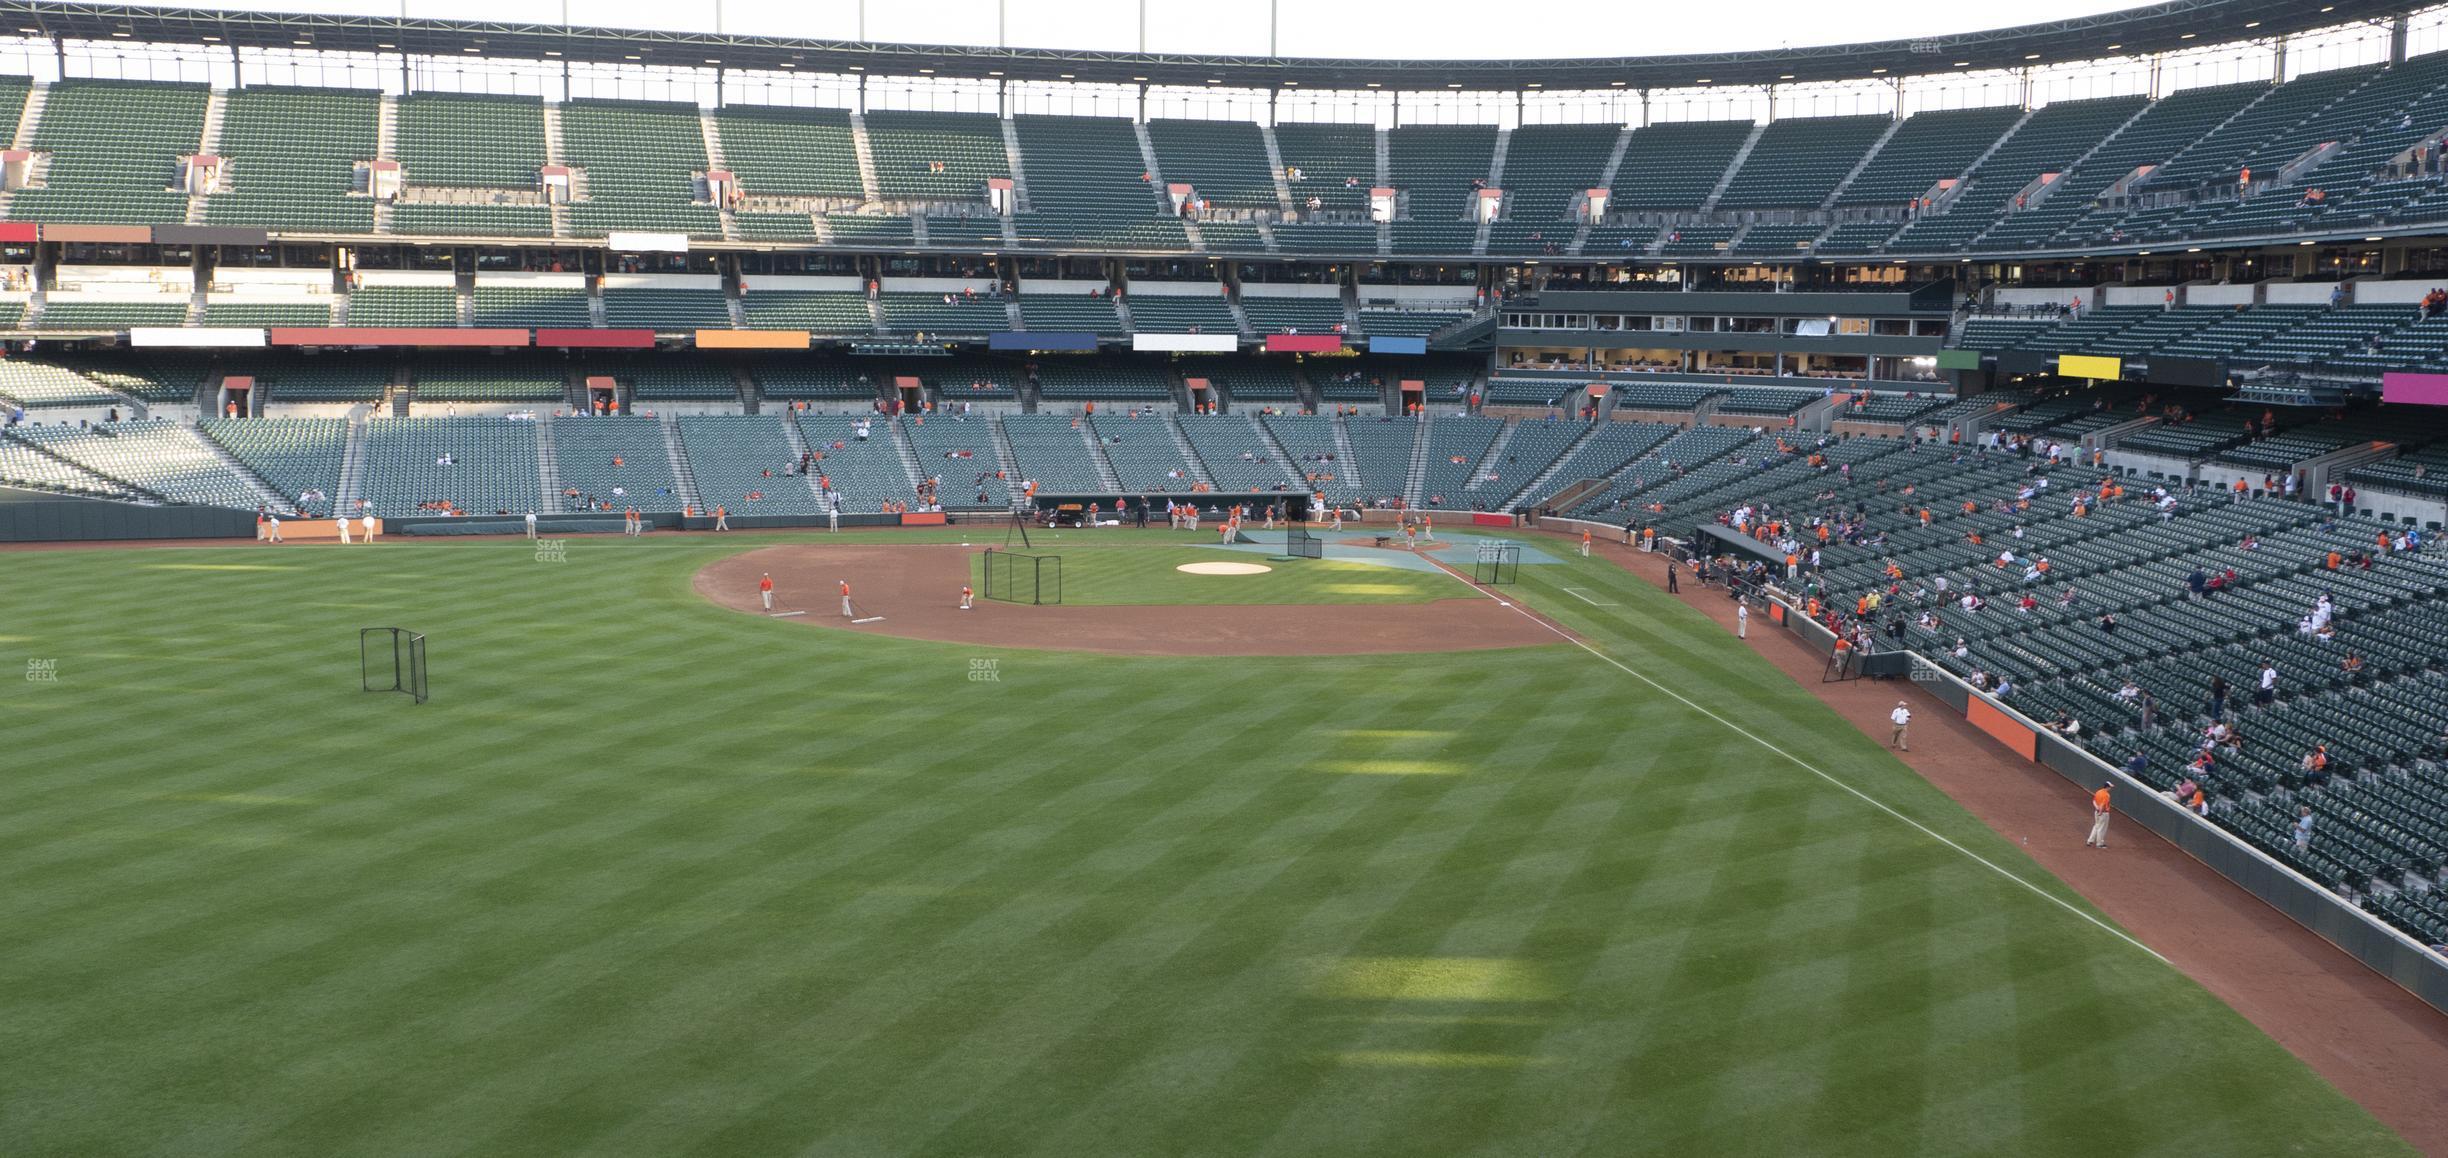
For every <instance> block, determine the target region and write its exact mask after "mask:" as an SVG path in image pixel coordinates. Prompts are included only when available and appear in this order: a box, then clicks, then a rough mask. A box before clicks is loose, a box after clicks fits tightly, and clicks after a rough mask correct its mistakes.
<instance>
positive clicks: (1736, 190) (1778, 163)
mask: <svg viewBox="0 0 2448 1158" xmlns="http://www.w3.org/2000/svg"><path fill="white" fill-rule="evenodd" d="M1894 123H1895V122H1894V119H1893V118H1891V117H1887V116H1883V115H1881V116H1856V117H1787V118H1785V119H1783V120H1777V121H1770V122H1769V123H1768V127H1767V128H1765V129H1762V130H1760V138H1759V142H1758V143H1757V144H1755V145H1753V146H1752V147H1751V155H1750V156H1748V157H1745V158H1743V163H1742V167H1741V168H1740V169H1737V170H1735V171H1734V176H1733V179H1731V180H1729V181H1728V182H1726V190H1725V195H1724V196H1722V197H1720V198H1718V199H1717V205H1718V207H1719V208H1721V209H1816V208H1818V207H1819V206H1820V204H1821V203H1823V202H1825V201H1826V200H1827V199H1828V195H1829V194H1831V193H1834V192H1835V191H1836V184H1837V182H1839V181H1842V180H1844V178H1845V174H1847V173H1850V172H1852V171H1853V167H1854V166H1855V165H1858V164H1860V163H1861V159H1862V156H1863V155H1864V154H1866V153H1868V152H1869V151H1870V146H1871V145H1873V144H1876V143H1877V141H1878V139H1879V136H1880V135H1881V134H1883V133H1885V132H1886V131H1887V129H1888V126H1890V125H1892V124H1894ZM1508 167H1509V166H1508Z"/></svg>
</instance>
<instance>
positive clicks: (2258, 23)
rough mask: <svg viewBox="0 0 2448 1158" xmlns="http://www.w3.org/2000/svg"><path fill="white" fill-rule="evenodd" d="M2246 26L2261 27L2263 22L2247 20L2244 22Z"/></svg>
mask: <svg viewBox="0 0 2448 1158" xmlns="http://www.w3.org/2000/svg"><path fill="white" fill-rule="evenodd" d="M2244 27H2246V28H2259V27H2261V22H2260V21H2258V20H2247V21H2245V22H2244Z"/></svg>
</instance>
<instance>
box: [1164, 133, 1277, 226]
mask: <svg viewBox="0 0 2448 1158" xmlns="http://www.w3.org/2000/svg"><path fill="white" fill-rule="evenodd" d="M1147 133H1148V143H1150V144H1152V145H1154V146H1155V147H1156V164H1157V167H1158V168H1159V169H1160V170H1161V171H1162V172H1163V173H1164V179H1165V180H1166V181H1167V182H1168V183H1172V184H1183V183H1187V184H1189V185H1190V186H1191V188H1192V189H1193V190H1194V191H1195V192H1196V194H1197V196H1198V197H1199V199H1200V200H1203V201H1206V202H1208V203H1209V204H1210V206H1211V207H1213V208H1216V209H1252V210H1259V211H1278V210H1280V208H1281V206H1280V205H1279V204H1278V202H1277V201H1276V198H1275V179H1274V176H1273V174H1272V173H1270V172H1269V171H1268V168H1267V153H1266V140H1265V139H1264V138H1262V137H1261V136H1259V132H1258V126H1257V125H1256V124H1255V123H1252V122H1250V121H1175V120H1162V119H1157V120H1150V121H1149V122H1148V123H1147ZM1267 215H1268V216H1269V217H1272V216H1274V213H1273V212H1267Z"/></svg>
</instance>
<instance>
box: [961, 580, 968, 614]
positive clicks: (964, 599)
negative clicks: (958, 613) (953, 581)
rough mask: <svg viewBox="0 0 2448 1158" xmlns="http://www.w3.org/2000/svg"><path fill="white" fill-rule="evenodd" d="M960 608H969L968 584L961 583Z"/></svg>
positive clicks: (965, 609)
mask: <svg viewBox="0 0 2448 1158" xmlns="http://www.w3.org/2000/svg"><path fill="white" fill-rule="evenodd" d="M961 610H963V611H967V610H969V585H968V584H966V583H963V584H961Z"/></svg>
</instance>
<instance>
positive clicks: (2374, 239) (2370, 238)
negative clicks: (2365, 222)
mask: <svg viewBox="0 0 2448 1158" xmlns="http://www.w3.org/2000/svg"><path fill="white" fill-rule="evenodd" d="M2363 240H2365V241H2378V240H2380V239H2379V238H2377V237H2366V238H2364V239H2363Z"/></svg>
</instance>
